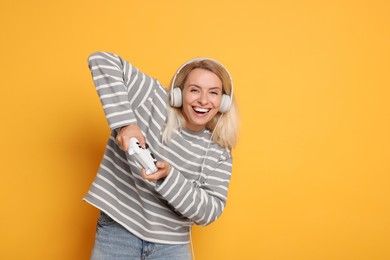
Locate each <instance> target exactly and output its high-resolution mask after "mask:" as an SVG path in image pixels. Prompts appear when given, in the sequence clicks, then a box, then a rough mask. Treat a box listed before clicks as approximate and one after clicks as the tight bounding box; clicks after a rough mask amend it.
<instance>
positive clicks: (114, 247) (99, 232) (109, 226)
mask: <svg viewBox="0 0 390 260" xmlns="http://www.w3.org/2000/svg"><path fill="white" fill-rule="evenodd" d="M125 259H126V260H133V259H134V260H135V259H140V260H141V259H142V260H190V259H191V250H190V246H189V244H184V245H180V244H177V245H168V244H157V243H152V242H147V241H144V240H142V239H139V238H138V237H136V236H134V235H133V234H132V233H130V232H129V231H128V230H126V229H125V228H123V227H122V226H121V225H120V224H118V223H117V222H115V220H113V219H112V218H110V217H109V216H108V215H106V214H105V213H104V212H103V211H101V213H100V217H99V219H98V224H97V228H96V238H95V245H94V248H93V250H92V256H91V260H125Z"/></svg>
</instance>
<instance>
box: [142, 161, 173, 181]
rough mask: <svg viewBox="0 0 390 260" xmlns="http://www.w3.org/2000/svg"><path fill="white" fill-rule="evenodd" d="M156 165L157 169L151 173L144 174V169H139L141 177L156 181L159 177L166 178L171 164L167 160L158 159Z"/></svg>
mask: <svg viewBox="0 0 390 260" xmlns="http://www.w3.org/2000/svg"><path fill="white" fill-rule="evenodd" d="M156 166H157V168H158V170H157V171H156V172H155V173H152V174H150V175H146V171H145V169H144V168H142V170H141V173H142V177H144V179H145V180H148V181H151V182H156V181H157V180H159V179H164V178H166V177H167V176H168V174H169V172H170V171H171V166H170V165H169V163H167V162H162V161H158V162H157V164H156Z"/></svg>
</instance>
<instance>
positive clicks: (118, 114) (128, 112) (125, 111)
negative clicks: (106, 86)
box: [106, 109, 133, 118]
mask: <svg viewBox="0 0 390 260" xmlns="http://www.w3.org/2000/svg"><path fill="white" fill-rule="evenodd" d="M132 112H133V110H131V109H128V110H124V111H120V112H114V113H110V114H108V113H107V115H106V118H111V117H114V116H121V115H124V114H130V113H132Z"/></svg>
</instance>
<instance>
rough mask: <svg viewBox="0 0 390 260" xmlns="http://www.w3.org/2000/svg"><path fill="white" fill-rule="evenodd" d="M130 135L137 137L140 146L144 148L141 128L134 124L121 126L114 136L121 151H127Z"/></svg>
mask: <svg viewBox="0 0 390 260" xmlns="http://www.w3.org/2000/svg"><path fill="white" fill-rule="evenodd" d="M132 137H135V138H137V139H138V142H139V144H140V145H141V147H142V148H145V137H144V136H143V135H142V132H141V129H140V128H139V127H138V125H136V124H131V125H127V126H124V127H122V128H121V130H119V133H118V135H117V136H116V142H117V144H118V145H119V147H120V148H121V149H122V150H123V151H127V150H128V149H129V142H130V138H132Z"/></svg>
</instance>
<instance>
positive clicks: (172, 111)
mask: <svg viewBox="0 0 390 260" xmlns="http://www.w3.org/2000/svg"><path fill="white" fill-rule="evenodd" d="M196 68H200V69H205V70H208V71H210V72H213V73H214V74H215V75H217V76H218V78H219V79H220V80H221V82H222V89H223V93H224V94H227V95H229V96H230V98H231V99H232V103H231V106H230V108H229V111H228V112H226V113H221V112H218V113H217V115H216V116H215V117H214V118H213V119H211V120H210V122H208V123H207V125H206V128H207V129H209V130H210V131H212V132H213V136H212V141H213V142H214V143H217V144H219V145H220V146H222V147H225V148H229V149H232V148H234V147H235V145H236V143H237V137H238V128H239V122H238V109H237V104H236V102H235V100H234V96H233V97H232V96H231V94H232V82H231V79H230V76H229V74H228V72H227V71H226V69H225V68H224V67H223V66H222V65H221V64H218V63H217V62H214V61H212V60H208V59H204V60H199V61H195V62H192V63H189V64H187V65H185V66H184V67H183V68H182V69H181V70H180V72H179V73H178V74H177V76H176V79H175V82H174V83H175V86H173V87H179V88H180V89H181V90H183V87H184V83H185V82H186V80H187V76H188V74H189V73H190V72H191V71H192V70H193V69H196ZM172 89H173V88H172V87H171V88H170V89H169V92H170V91H172ZM168 94H169V96H170V93H168ZM168 102H169V101H168ZM167 107H168V115H167V117H168V118H167V122H166V125H165V129H164V131H163V142H164V143H169V141H170V139H171V136H172V134H173V132H175V131H176V130H180V129H182V128H184V127H185V124H186V121H185V118H184V115H183V112H182V108H181V107H172V106H170V105H169V104H168V106H167Z"/></svg>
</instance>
